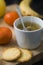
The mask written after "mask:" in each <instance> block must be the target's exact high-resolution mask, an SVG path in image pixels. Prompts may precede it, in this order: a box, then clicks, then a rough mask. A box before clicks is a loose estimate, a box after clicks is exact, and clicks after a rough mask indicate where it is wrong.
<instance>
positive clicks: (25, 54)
mask: <svg viewBox="0 0 43 65" xmlns="http://www.w3.org/2000/svg"><path fill="white" fill-rule="evenodd" d="M20 50H21V52H22V55H21V57H20V58H19V59H18V60H17V61H19V62H25V61H29V60H30V59H31V58H32V53H31V51H29V50H27V49H20Z"/></svg>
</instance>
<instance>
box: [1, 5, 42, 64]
mask: <svg viewBox="0 0 43 65" xmlns="http://www.w3.org/2000/svg"><path fill="white" fill-rule="evenodd" d="M14 10H15V5H11V6H8V7H7V8H6V12H8V11H14ZM0 26H6V27H9V28H10V29H11V30H12V40H11V42H10V43H9V44H7V45H4V46H1V45H0V65H31V64H33V63H35V62H37V61H39V60H41V59H43V41H41V44H40V46H39V47H38V48H37V49H34V50H31V51H32V53H33V58H32V59H31V60H30V61H28V62H26V63H18V62H6V61H3V60H2V52H3V51H4V50H5V49H6V48H9V47H15V46H18V45H17V42H16V37H15V32H14V29H13V27H11V26H9V25H7V24H6V23H5V22H4V19H3V18H2V19H0Z"/></svg>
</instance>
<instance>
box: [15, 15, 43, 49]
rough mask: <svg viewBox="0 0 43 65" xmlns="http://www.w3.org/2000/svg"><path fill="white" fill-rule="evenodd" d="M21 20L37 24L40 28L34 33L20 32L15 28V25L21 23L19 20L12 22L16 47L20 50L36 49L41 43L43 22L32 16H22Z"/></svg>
mask: <svg viewBox="0 0 43 65" xmlns="http://www.w3.org/2000/svg"><path fill="white" fill-rule="evenodd" d="M23 20H24V22H26V21H28V22H34V23H37V24H39V25H40V26H41V27H40V29H37V30H34V31H24V30H20V29H18V28H17V25H18V24H19V23H21V22H20V18H18V19H16V21H15V22H14V30H15V34H16V39H17V42H18V45H19V46H20V47H22V48H27V49H34V48H37V47H38V46H39V45H40V42H41V32H42V30H43V21H42V20H41V19H40V18H37V17H34V16H24V17H23Z"/></svg>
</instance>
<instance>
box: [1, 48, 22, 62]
mask: <svg viewBox="0 0 43 65" xmlns="http://www.w3.org/2000/svg"><path fill="white" fill-rule="evenodd" d="M20 55H21V52H20V50H19V49H18V48H9V49H7V50H6V51H4V52H3V55H2V58H3V59H4V60H6V61H13V60H16V59H17V58H19V57H20Z"/></svg>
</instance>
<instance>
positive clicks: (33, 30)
mask: <svg viewBox="0 0 43 65" xmlns="http://www.w3.org/2000/svg"><path fill="white" fill-rule="evenodd" d="M24 17H34V18H38V17H35V16H23V18H24ZM19 19H20V18H17V19H16V20H15V22H14V24H13V26H14V28H16V29H17V30H18V31H20V32H37V31H40V30H42V27H41V28H39V29H37V30H33V31H28V30H26V31H25V30H20V29H18V28H17V26H15V23H16V22H17V20H19ZM38 19H40V18H38ZM40 20H41V21H42V19H40Z"/></svg>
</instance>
